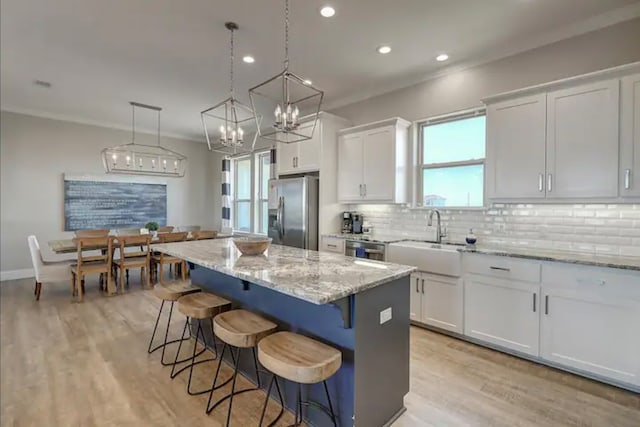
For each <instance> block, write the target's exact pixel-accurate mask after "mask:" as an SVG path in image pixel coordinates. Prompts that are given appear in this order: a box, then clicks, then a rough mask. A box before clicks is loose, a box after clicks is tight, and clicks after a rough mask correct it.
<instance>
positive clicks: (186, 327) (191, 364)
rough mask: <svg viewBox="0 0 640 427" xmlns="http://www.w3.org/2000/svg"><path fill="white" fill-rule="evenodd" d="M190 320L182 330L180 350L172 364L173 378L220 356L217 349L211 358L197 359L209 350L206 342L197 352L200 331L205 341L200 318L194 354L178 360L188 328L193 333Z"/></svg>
mask: <svg viewBox="0 0 640 427" xmlns="http://www.w3.org/2000/svg"><path fill="white" fill-rule="evenodd" d="M189 320H190V318H189V317H187V320H186V321H185V323H184V329H183V330H182V340H181V341H180V344H178V351H177V352H176V358H175V360H174V361H173V364H172V366H171V379H174V378H175V377H177V376H178V375H179V374H180V373H181V372H183V371H185V370H187V369H193V366H195V365H199V364H201V363H205V362H213V361H214V360H216V359H217V358H218V354H217V353H218V352H217V350H216V355H215V357H213V358H209V359H202V360H198V361H197V362H196V361H195V360H196V358H197V357H198V356H200V355H201V354H203V353H204V352H205V351H207V346H206V343H205V345H204V346H203V348H202V350H200V351H198V352H196V347H197V346H198V335H199V334H200V332H202V339H203V341H204V331H202V327H201V325H200V321H199V320H198V329H197V330H196V336H195V340H194V343H193V355H192V356H188V357H185V358H184V359H180V360H178V356H179V355H180V349H181V348H182V341H186V339H184V333H185V331H186V330H187V329H189V334H191V328H189ZM189 361H190V363H189V364H187V365H185V366H183V367H182V368H180V369H178V370H177V371H176V370H175V369H176V366H177V365H179V364H180V363H184V362H189ZM187 391H188V390H187ZM207 391H208V390H207ZM207 391H204V392H202V393H197V394H203V393H206V392H207Z"/></svg>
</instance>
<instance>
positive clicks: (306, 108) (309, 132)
mask: <svg viewBox="0 0 640 427" xmlns="http://www.w3.org/2000/svg"><path fill="white" fill-rule="evenodd" d="M284 13H285V20H284V23H285V33H284V34H285V38H284V70H283V71H282V72H281V73H280V74H278V75H276V76H274V77H272V78H270V79H269V80H267V81H265V82H263V83H260V84H259V85H257V86H255V87H253V88H251V89H249V98H251V107H252V108H253V111H254V112H256V114H257V111H263V110H267V111H269V110H270V111H273V119H274V121H273V124H272V126H271V127H270V128H266V129H261V128H260V127H258V133H259V135H260V136H261V137H262V138H265V139H270V140H272V141H277V142H283V143H293V142H300V141H305V140H309V139H311V138H312V137H313V132H314V131H315V128H316V124H317V122H318V116H319V115H320V107H321V105H322V98H323V97H324V92H323V91H321V90H320V89H317V88H315V87H314V86H312V84H311V81H310V80H306V79H303V78H301V77H299V76H297V75H296V74H294V73H292V72H291V71H289V0H285V11H284ZM301 111H303V112H308V113H310V114H309V115H308V116H305V117H304V122H305V125H304V126H301V123H300V118H301V117H300V114H301V113H300V112H301ZM308 123H312V124H311V125H308Z"/></svg>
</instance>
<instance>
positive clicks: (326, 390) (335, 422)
mask: <svg viewBox="0 0 640 427" xmlns="http://www.w3.org/2000/svg"><path fill="white" fill-rule="evenodd" d="M322 384H323V385H324V392H325V393H326V395H327V402H328V403H329V412H331V421H333V425H334V426H335V427H337V426H338V423H337V420H336V413H335V412H333V405H332V404H331V395H329V387H327V380H324V381H322Z"/></svg>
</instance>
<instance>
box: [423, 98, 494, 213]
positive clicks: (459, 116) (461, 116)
mask: <svg viewBox="0 0 640 427" xmlns="http://www.w3.org/2000/svg"><path fill="white" fill-rule="evenodd" d="M479 116H485V117H486V116H487V109H486V108H485V107H478V108H471V109H468V110H462V111H457V112H454V113H449V114H444V115H441V116H435V117H431V118H428V119H423V120H419V121H417V122H416V128H417V133H418V135H417V142H418V149H417V152H416V155H417V156H418V158H417V161H416V168H417V179H416V181H417V185H416V189H417V193H416V207H418V208H420V209H433V208H434V207H433V206H425V205H424V188H423V187H424V185H423V181H424V171H425V170H427V169H439V168H447V167H457V166H475V165H482V175H483V177H482V206H441V207H440V208H442V209H443V210H444V209H457V210H460V209H469V210H474V209H475V210H477V209H484V208H485V207H486V206H487V167H486V160H487V139H486V121H485V147H484V148H485V152H484V158H482V159H471V160H461V161H455V162H441V163H423V161H424V128H425V127H427V126H433V125H439V124H443V123H449V122H455V121H458V120H465V119H470V118H473V117H479ZM485 120H486V119H485Z"/></svg>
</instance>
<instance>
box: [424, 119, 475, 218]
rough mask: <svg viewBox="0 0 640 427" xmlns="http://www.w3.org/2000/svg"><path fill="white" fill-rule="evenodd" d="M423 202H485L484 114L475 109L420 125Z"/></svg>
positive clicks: (464, 204) (453, 204)
mask: <svg viewBox="0 0 640 427" xmlns="http://www.w3.org/2000/svg"><path fill="white" fill-rule="evenodd" d="M420 158H421V167H420V173H421V178H420V181H421V186H420V188H421V192H420V200H421V203H422V205H423V206H442V207H481V206H483V205H484V158H485V115H484V111H483V110H482V111H473V112H470V113H462V114H457V115H454V116H449V117H447V118H444V119H437V120H429V121H427V122H425V123H423V124H422V125H421V126H420Z"/></svg>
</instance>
